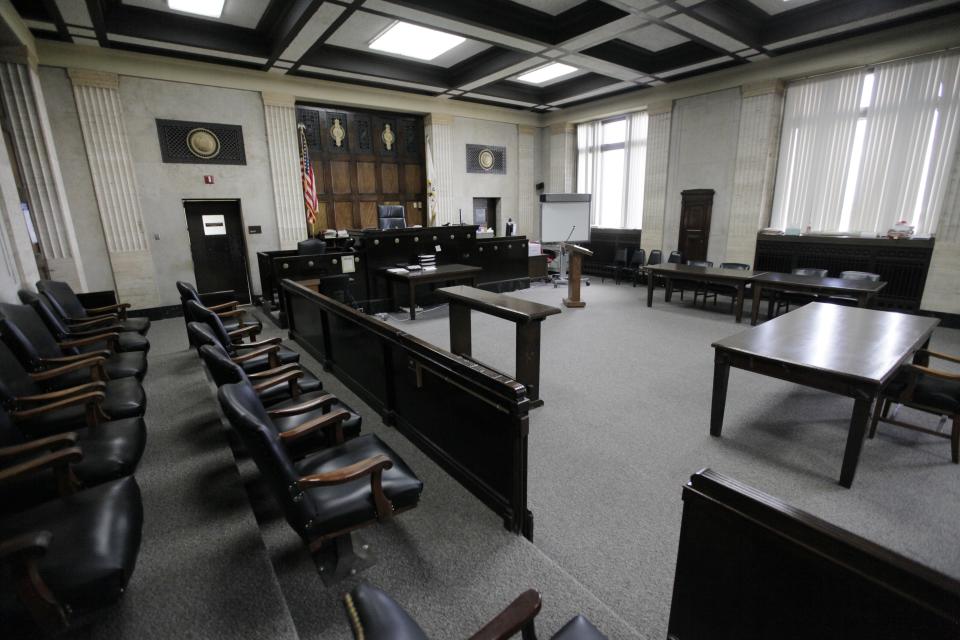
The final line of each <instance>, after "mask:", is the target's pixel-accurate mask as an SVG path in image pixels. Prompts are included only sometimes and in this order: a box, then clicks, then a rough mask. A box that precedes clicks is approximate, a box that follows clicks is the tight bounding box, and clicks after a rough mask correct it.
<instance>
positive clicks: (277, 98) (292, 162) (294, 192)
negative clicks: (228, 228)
mask: <svg viewBox="0 0 960 640" xmlns="http://www.w3.org/2000/svg"><path fill="white" fill-rule="evenodd" d="M261 95H262V97H263V117H264V119H265V120H266V123H267V148H268V150H269V152H270V177H271V181H272V182H273V204H274V210H275V211H276V215H277V230H278V231H279V235H280V248H281V249H296V248H297V243H298V242H300V241H301V240H305V239H306V238H307V217H306V212H305V211H304V206H303V187H302V185H301V182H300V161H299V158H300V148H299V140H298V138H297V114H296V107H295V101H294V97H293V96H291V95H286V94H280V93H268V92H263V93H262V94H261Z"/></svg>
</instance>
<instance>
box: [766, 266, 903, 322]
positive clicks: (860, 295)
mask: <svg viewBox="0 0 960 640" xmlns="http://www.w3.org/2000/svg"><path fill="white" fill-rule="evenodd" d="M750 284H751V286H752V287H753V309H752V310H751V312H750V324H751V325H756V324H757V317H758V316H759V315H760V294H761V292H762V291H800V292H803V293H810V294H823V295H828V296H850V297H852V298H856V299H857V305H858V306H860V307H867V306H869V305H870V301H871V300H873V299H874V298H875V297H876V295H877V293H878V292H879V291H880V290H881V289H883V288H884V287H885V286H887V283H886V282H874V281H872V280H846V279H844V278H820V277H818V276H798V275H793V274H791V273H773V272H767V273H761V274H760V275H758V276H756V277H755V278H754V279H753V280H751V281H750ZM773 303H774V299H773V298H772V297H771V298H770V300H769V301H768V302H767V319H768V320H769V319H770V317H771V316H773Z"/></svg>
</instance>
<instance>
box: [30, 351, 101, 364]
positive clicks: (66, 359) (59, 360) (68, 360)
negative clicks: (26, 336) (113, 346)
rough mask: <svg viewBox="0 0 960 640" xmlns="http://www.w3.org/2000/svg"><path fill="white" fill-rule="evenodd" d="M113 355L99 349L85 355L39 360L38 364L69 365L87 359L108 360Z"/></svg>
mask: <svg viewBox="0 0 960 640" xmlns="http://www.w3.org/2000/svg"><path fill="white" fill-rule="evenodd" d="M111 355H113V354H112V353H111V352H110V351H107V350H106V349H101V350H100V351H87V352H86V353H78V354H75V355H72V356H59V357H57V358H41V359H40V362H41V363H43V364H45V365H58V364H69V363H71V362H77V361H79V360H86V359H87V358H109V357H110V356H111Z"/></svg>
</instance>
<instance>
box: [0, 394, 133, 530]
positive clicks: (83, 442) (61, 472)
mask: <svg viewBox="0 0 960 640" xmlns="http://www.w3.org/2000/svg"><path fill="white" fill-rule="evenodd" d="M100 395H101V396H102V395H103V394H102V393H101V394H100ZM76 402H77V404H79V405H80V406H83V405H85V404H86V403H88V402H92V400H89V399H84V398H80V399H78V400H76ZM146 441H147V429H146V425H144V422H143V419H142V418H129V419H127V420H116V421H108V422H102V423H100V424H91V425H90V427H88V428H82V429H77V430H75V431H64V432H63V433H56V434H53V435H50V436H46V437H42V438H33V437H31V434H30V431H29V427H28V426H25V425H23V424H21V423H18V422H16V421H14V419H13V418H12V416H11V415H10V413H9V412H7V411H5V410H2V409H0V469H4V468H9V467H12V466H15V465H17V464H20V463H22V462H23V461H24V459H25V458H26V457H30V456H41V455H46V454H50V453H53V452H56V451H60V450H62V449H68V448H71V447H77V448H79V449H80V451H81V452H82V453H83V455H82V456H81V457H78V459H76V460H72V461H71V464H70V465H69V466H67V465H63V466H61V467H58V468H54V469H49V470H47V471H45V472H41V473H38V474H36V476H35V477H30V478H28V479H25V480H23V481H19V482H18V481H15V480H11V481H9V482H6V483H0V505H2V506H0V509H2V511H4V512H6V513H10V512H12V511H20V510H22V509H24V508H25V507H26V506H32V505H35V504H39V503H40V502H44V501H46V500H51V499H53V498H55V497H56V496H57V495H58V493H59V492H63V491H65V490H69V491H74V490H77V489H79V488H84V487H93V486H96V485H99V484H103V483H105V482H109V481H111V480H116V479H118V478H122V477H124V476H128V475H130V474H132V473H133V472H134V471H135V470H136V468H137V464H138V463H139V462H140V458H141V457H142V456H143V450H144V447H145V445H146ZM0 473H2V472H0Z"/></svg>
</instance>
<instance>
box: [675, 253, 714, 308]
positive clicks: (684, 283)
mask: <svg viewBox="0 0 960 640" xmlns="http://www.w3.org/2000/svg"><path fill="white" fill-rule="evenodd" d="M687 265H688V266H691V267H712V266H713V262H712V261H710V260H687ZM673 288H674V290H675V291H680V299H681V300H683V292H684V291H686V290H691V289H692V290H693V304H697V296H701V295H702V296H703V306H707V297H709V292H708V291H707V288H706V287H705V286H704V285H703V284H701V283H699V282H694V281H692V280H676V281H674V284H673ZM713 299H714V301H716V296H713Z"/></svg>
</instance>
